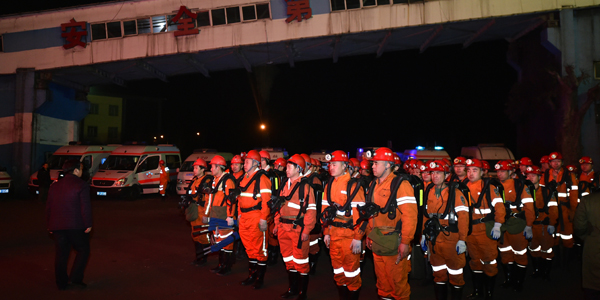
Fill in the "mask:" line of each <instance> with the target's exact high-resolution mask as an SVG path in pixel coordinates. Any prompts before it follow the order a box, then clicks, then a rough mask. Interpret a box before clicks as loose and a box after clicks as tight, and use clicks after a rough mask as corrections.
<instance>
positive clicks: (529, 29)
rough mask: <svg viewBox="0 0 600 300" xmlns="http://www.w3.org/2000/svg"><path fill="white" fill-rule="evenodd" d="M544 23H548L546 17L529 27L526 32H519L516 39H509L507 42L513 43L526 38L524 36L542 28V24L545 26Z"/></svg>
mask: <svg viewBox="0 0 600 300" xmlns="http://www.w3.org/2000/svg"><path fill="white" fill-rule="evenodd" d="M544 23H546V18H545V17H542V18H540V20H538V21H537V22H535V23H533V24H532V25H531V26H529V27H527V28H526V29H525V30H523V31H521V32H519V33H518V34H517V35H515V36H514V37H512V38H507V39H506V40H507V41H508V42H509V43H512V42H514V41H516V40H518V39H519V38H521V37H522V36H524V35H526V34H528V33H530V32H531V31H533V30H534V29H536V28H538V27H540V26H541V25H542V24H544Z"/></svg>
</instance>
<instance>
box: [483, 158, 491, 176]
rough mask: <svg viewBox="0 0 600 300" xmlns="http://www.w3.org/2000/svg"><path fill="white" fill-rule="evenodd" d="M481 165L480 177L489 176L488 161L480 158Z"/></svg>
mask: <svg viewBox="0 0 600 300" xmlns="http://www.w3.org/2000/svg"><path fill="white" fill-rule="evenodd" d="M481 165H482V166H483V175H482V176H481V177H482V178H488V177H490V175H489V173H490V163H489V162H487V161H486V160H482V161H481Z"/></svg>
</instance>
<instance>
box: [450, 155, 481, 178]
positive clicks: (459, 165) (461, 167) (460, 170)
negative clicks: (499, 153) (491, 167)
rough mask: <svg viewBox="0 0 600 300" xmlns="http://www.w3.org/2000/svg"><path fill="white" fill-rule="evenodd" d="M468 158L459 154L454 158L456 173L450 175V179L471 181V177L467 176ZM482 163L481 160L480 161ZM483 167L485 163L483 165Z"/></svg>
mask: <svg viewBox="0 0 600 300" xmlns="http://www.w3.org/2000/svg"><path fill="white" fill-rule="evenodd" d="M466 161H467V159H466V158H464V157H462V156H459V157H457V158H455V159H454V166H453V168H454V174H453V175H452V176H451V177H450V181H451V182H452V181H460V182H462V183H467V181H469V179H468V178H467V170H466V166H467V163H466ZM480 163H481V161H480ZM482 167H483V165H482Z"/></svg>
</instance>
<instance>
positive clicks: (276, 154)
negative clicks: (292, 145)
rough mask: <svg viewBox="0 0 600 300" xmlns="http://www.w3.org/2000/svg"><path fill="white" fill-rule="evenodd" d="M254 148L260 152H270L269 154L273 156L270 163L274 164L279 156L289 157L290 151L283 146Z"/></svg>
mask: <svg viewBox="0 0 600 300" xmlns="http://www.w3.org/2000/svg"><path fill="white" fill-rule="evenodd" d="M254 150H256V151H259V152H260V151H267V152H269V155H270V156H271V161H270V162H269V164H270V165H272V164H273V163H274V162H275V161H276V160H277V159H278V158H285V159H287V158H288V157H289V155H288V152H287V151H286V150H285V149H282V148H256V149H254Z"/></svg>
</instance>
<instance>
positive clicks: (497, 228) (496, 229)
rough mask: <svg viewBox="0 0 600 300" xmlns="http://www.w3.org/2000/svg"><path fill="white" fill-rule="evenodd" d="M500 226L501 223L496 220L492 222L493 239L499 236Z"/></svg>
mask: <svg viewBox="0 0 600 300" xmlns="http://www.w3.org/2000/svg"><path fill="white" fill-rule="evenodd" d="M500 226H502V224H500V223H498V222H496V223H494V228H492V238H493V239H495V240H497V239H499V238H500Z"/></svg>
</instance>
